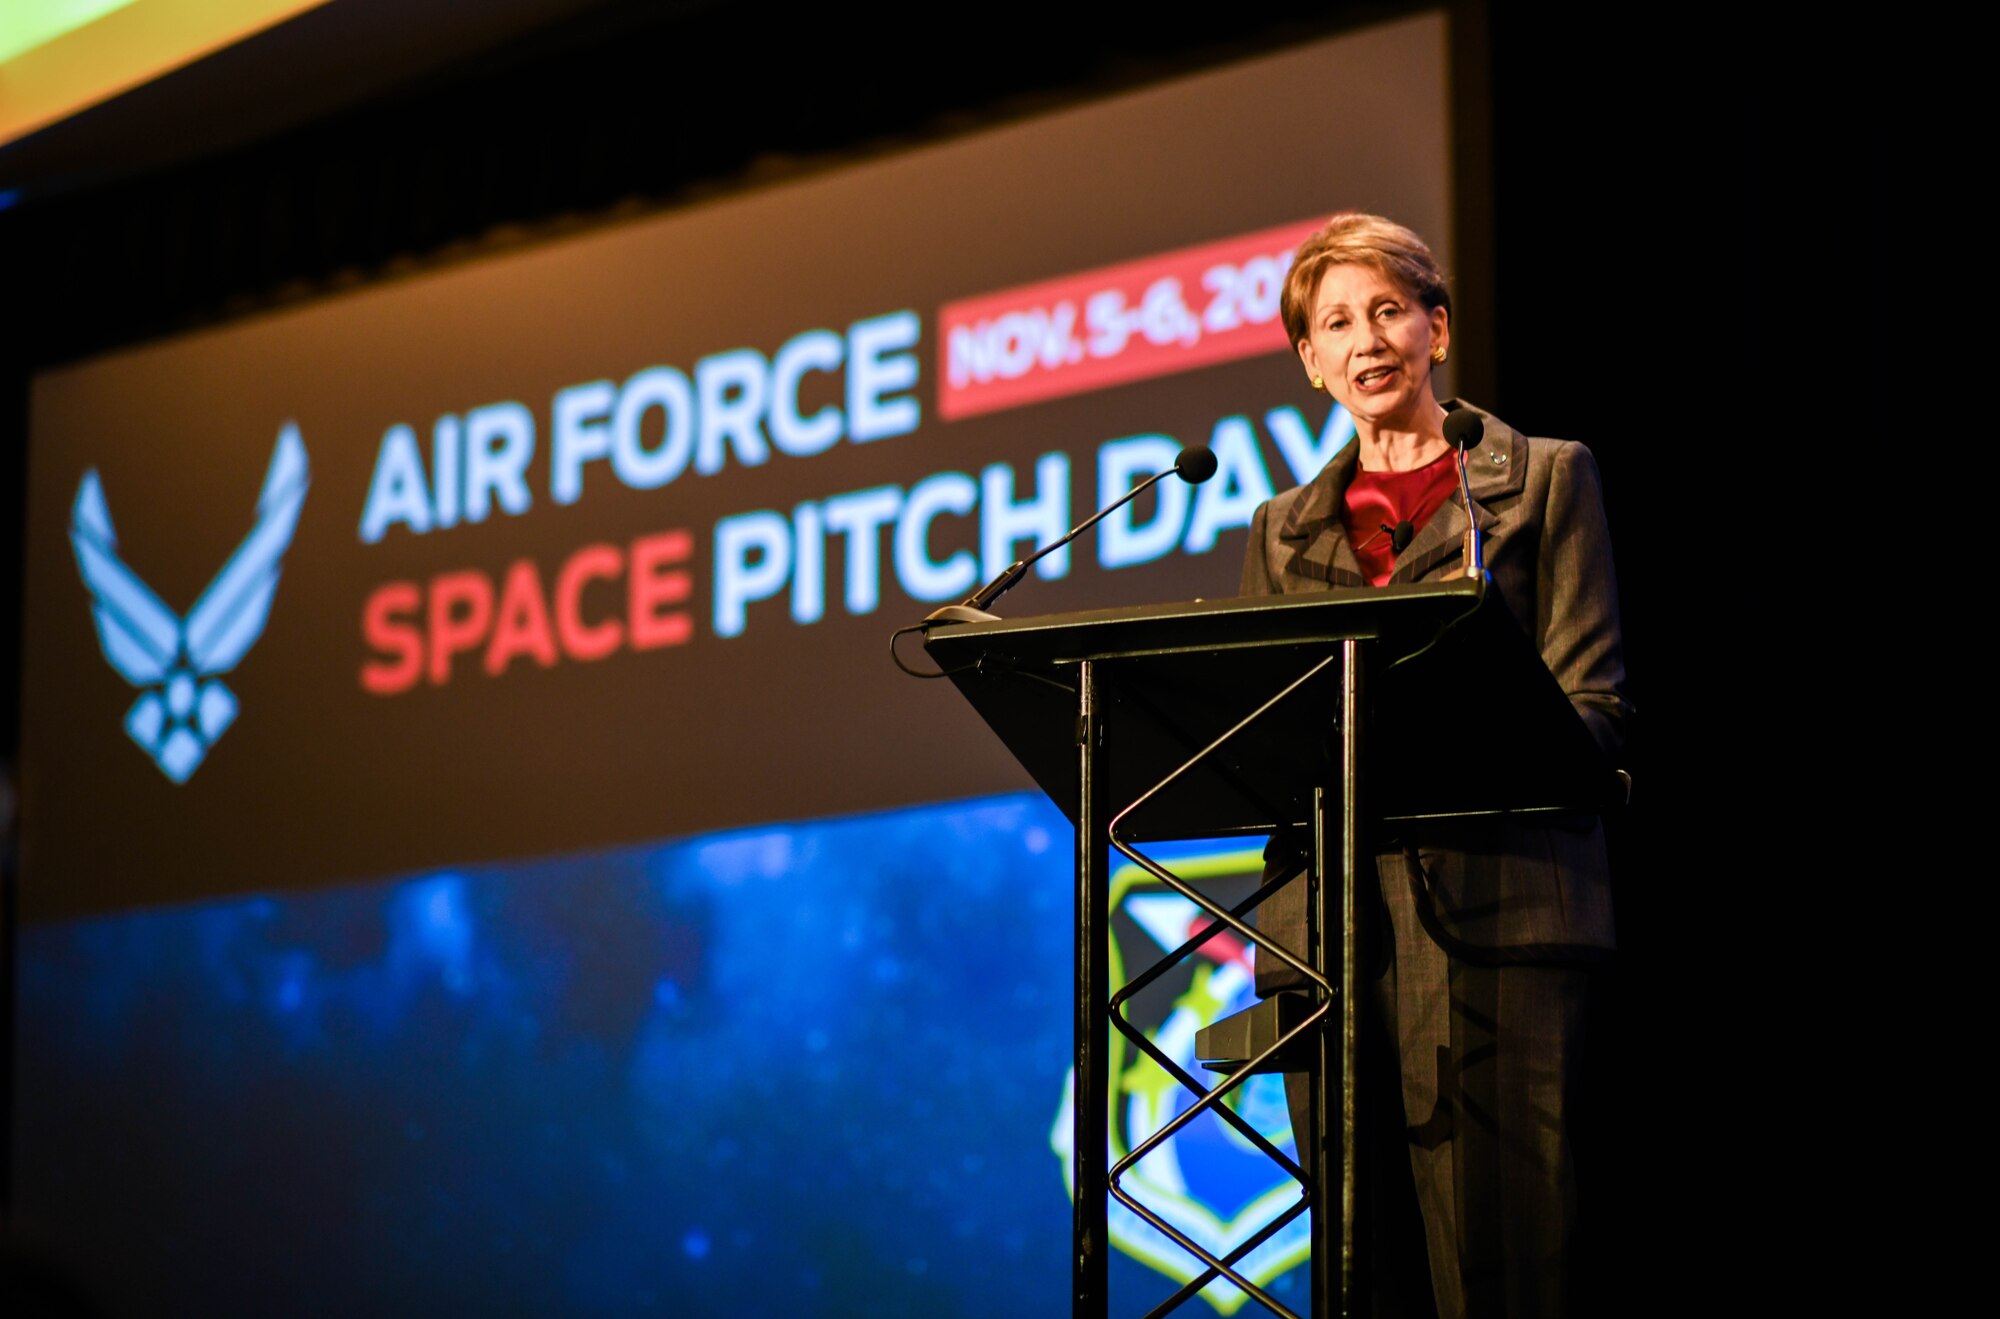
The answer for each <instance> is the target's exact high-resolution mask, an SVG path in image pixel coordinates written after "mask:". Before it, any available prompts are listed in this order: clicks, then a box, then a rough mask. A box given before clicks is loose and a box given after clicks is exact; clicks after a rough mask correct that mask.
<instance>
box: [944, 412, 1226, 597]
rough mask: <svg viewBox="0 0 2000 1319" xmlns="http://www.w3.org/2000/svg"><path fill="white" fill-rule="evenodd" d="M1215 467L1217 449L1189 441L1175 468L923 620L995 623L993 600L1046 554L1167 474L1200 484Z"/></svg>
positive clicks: (1158, 474)
mask: <svg viewBox="0 0 2000 1319" xmlns="http://www.w3.org/2000/svg"><path fill="white" fill-rule="evenodd" d="M1215 469H1216V460H1215V453H1214V451H1213V450H1211V449H1210V448H1209V447H1208V446H1207V445H1206V444H1190V445H1189V446H1188V447H1187V448H1185V449H1182V450H1181V451H1180V454H1179V455H1178V456H1177V457H1175V459H1174V465H1173V466H1172V467H1169V468H1167V470H1165V471H1164V472H1155V473H1153V474H1152V475H1151V476H1149V477H1147V478H1146V479H1145V480H1143V481H1141V482H1140V483H1139V484H1137V485H1135V486H1133V487H1132V488H1131V489H1130V490H1127V491H1126V492H1125V493H1124V494H1123V495H1121V496H1119V497H1118V498H1117V499H1114V500H1112V501H1111V502H1110V503H1109V504H1106V505H1105V506H1104V507H1103V508H1101V509H1099V510H1097V512H1095V513H1093V514H1091V515H1090V517H1089V518H1088V519H1087V520H1085V521H1084V522H1081V523H1079V524H1078V525H1077V526H1075V527H1074V528H1072V529H1071V530H1070V533H1069V534H1068V535H1067V536H1064V537H1063V538H1062V539H1061V540H1059V541H1057V542H1055V543H1054V544H1053V545H1044V546H1043V547H1042V548H1041V549H1038V550H1036V551H1035V552H1034V553H1033V554H1030V555H1029V556H1028V557H1027V558H1025V559H1016V560H1015V561H1014V562H1013V563H1011V564H1009V565H1008V566H1007V569H1006V571H1004V572H1002V573H1001V574H1000V575H999V576H998V577H995V578H994V579H993V580H992V581H990V582H988V583H986V585H984V586H982V587H980V588H979V589H978V590H977V591H974V592H973V593H972V594H971V595H968V596H966V597H965V599H964V601H963V602H961V603H959V604H955V605H945V606H944V607H943V608H940V609H934V610H932V611H931V612H930V613H928V614H926V615H925V616H924V623H925V624H926V625H929V624H931V623H992V622H996V621H998V619H999V615H998V614H993V613H989V612H987V611H988V610H989V609H990V608H991V607H992V605H993V602H994V601H996V600H998V599H999V598H1000V597H1001V596H1003V595H1005V594H1007V592H1009V591H1011V590H1013V589H1014V584H1015V583H1016V582H1019V581H1020V580H1021V578H1022V577H1023V576H1025V575H1026V574H1027V571H1028V569H1030V568H1032V567H1034V566H1035V564H1036V563H1037V562H1038V561H1039V560H1041V559H1042V558H1043V557H1045V556H1047V555H1050V554H1054V553H1055V552H1056V551H1057V550H1059V549H1061V548H1062V547H1063V546H1065V545H1067V544H1069V543H1070V542H1071V541H1073V540H1075V539H1076V538H1077V537H1078V536H1081V535H1082V534H1083V533H1084V532H1086V531H1088V530H1090V529H1091V528H1092V527H1094V526H1096V525H1097V524H1098V523H1099V522H1102V521H1103V520H1104V519H1105V518H1106V517H1108V516H1110V515H1111V514H1112V513H1113V512H1116V511H1117V510H1118V509H1120V508H1122V507H1124V506H1125V505H1126V504H1129V503H1131V502H1132V501H1133V500H1135V499H1137V498H1138V497H1139V496H1140V495H1142V494H1144V493H1146V491H1148V490H1151V489H1152V488H1153V487H1154V486H1156V485H1158V484H1159V483H1160V482H1162V481H1164V480H1166V479H1167V478H1168V477H1170V476H1178V477H1180V479H1181V480H1183V481H1186V482H1187V483H1188V484H1189V485H1200V484H1201V483H1202V482H1203V481H1206V480H1207V479H1208V478H1209V477H1211V476H1214V475H1215Z"/></svg>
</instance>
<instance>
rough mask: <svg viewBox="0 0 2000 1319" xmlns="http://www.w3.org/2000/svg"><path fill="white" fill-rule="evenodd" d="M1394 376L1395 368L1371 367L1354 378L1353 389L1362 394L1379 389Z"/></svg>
mask: <svg viewBox="0 0 2000 1319" xmlns="http://www.w3.org/2000/svg"><path fill="white" fill-rule="evenodd" d="M1395 374H1396V368H1395V367H1393V366H1371V367H1369V368H1368V369H1367V370H1366V371H1363V372H1362V373H1361V374H1360V375H1358V376H1356V377H1354V387H1355V388H1356V389H1358V390H1361V391H1362V392H1364V393H1367V392H1369V391H1372V390H1376V389H1380V388H1382V387H1383V386H1384V385H1386V384H1388V383H1389V378H1390V377H1391V376H1393V375H1395Z"/></svg>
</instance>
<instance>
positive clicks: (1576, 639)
mask: <svg viewBox="0 0 2000 1319" xmlns="http://www.w3.org/2000/svg"><path fill="white" fill-rule="evenodd" d="M1282 315H1283V319H1284V324H1285V330H1286V333H1287V334H1288V335H1289V336H1290V338H1291V342H1292V343H1293V345H1294V346H1295V347H1296V348H1297V350H1298V354H1299V359H1300V361H1301V362H1302V363H1303V365H1304V367H1305V372H1306V375H1307V377H1308V379H1309V380H1310V381H1311V384H1312V387H1313V388H1314V389H1318V390H1324V391H1325V392H1326V393H1328V394H1330V395H1332V396H1333V398H1334V399H1335V400H1336V401H1337V402H1339V403H1340V404H1341V405H1342V406H1343V407H1345V408H1346V409H1347V411H1348V413H1349V414H1350V415H1351V416H1352V417H1353V418H1354V428H1355V438H1354V442H1353V443H1352V444H1349V445H1348V446H1346V447H1345V448H1344V449H1342V450H1341V452H1340V453H1339V454H1338V455H1337V456H1335V458H1334V459H1333V461H1332V462H1330V463H1328V464H1327V466H1326V468H1325V469H1324V470H1323V471H1321V472H1320V474H1319V475H1318V476H1317V477H1315V478H1314V479H1313V480H1312V481H1310V482H1309V483H1307V484H1306V485H1303V486H1299V487H1296V488H1294V489H1291V490H1287V491H1285V492H1284V493H1283V494H1280V495H1278V496H1277V497H1276V498H1274V499H1272V500H1271V501H1270V502H1268V503H1266V504H1265V505H1263V506H1262V507H1260V508H1259V509H1258V510H1257V513H1256V516H1255V519H1254V520H1253V522H1252V524H1251V530H1250V545H1249V551H1248V555H1247V557H1246V560H1245V562H1244V565H1243V586H1242V593H1243V594H1245V595H1269V594H1278V593H1286V592H1294V591H1323V590H1327V589H1329V588H1333V587H1361V586H1381V585H1384V584H1387V583H1392V582H1419V581H1430V580H1439V579H1445V578H1453V577H1461V576H1463V575H1464V574H1465V561H1464V557H1463V548H1462V545H1463V540H1464V537H1463V534H1462V533H1463V532H1464V530H1465V527H1466V523H1465V510H1464V508H1463V505H1462V503H1461V501H1460V498H1459V494H1458V475H1457V464H1456V461H1455V459H1454V457H1453V449H1452V445H1451V444H1450V443H1448V442H1447V440H1446V438H1445V435H1446V422H1447V418H1448V417H1449V416H1450V415H1451V413H1453V412H1454V411H1457V410H1460V409H1465V408H1469V407H1470V405H1469V404H1466V403H1462V402H1458V401H1456V400H1453V401H1450V402H1446V403H1440V402H1439V401H1438V399H1437V397H1436V396H1435V395H1434V393H1433V392H1432V386H1431V372H1432V370H1433V368H1434V367H1436V366H1438V365H1439V364H1441V363H1443V362H1444V361H1445V359H1446V356H1447V354H1448V353H1449V352H1450V350H1451V328H1452V327H1451V293H1450V290H1449V289H1448V288H1447V287H1446V283H1445V278H1444V273H1443V272H1442V271H1441V270H1440V269H1439V268H1438V265H1437V262H1436V260H1435V258H1433V257H1432V255H1431V251H1430V249H1429V247H1427V246H1426V245H1425V244H1424V242H1423V240H1422V239H1421V238H1419V237H1418V236H1417V235H1416V234H1415V233H1413V232H1411V231H1410V230H1409V229H1406V228H1404V227H1403V226H1402V225H1399V224H1396V223H1394V222H1393V221H1390V220H1386V219H1383V218H1381V217H1380V216H1374V215H1363V214H1355V213H1346V214H1341V215H1337V216H1335V217H1334V218H1333V220H1332V221H1331V222H1330V223H1328V224H1327V225H1326V227H1325V228H1324V229H1322V230H1320V231H1319V232H1318V233H1317V234H1315V235H1314V236H1313V237H1312V238H1311V239H1309V240H1308V241H1307V242H1306V243H1305V244H1303V245H1302V246H1301V247H1300V249H1299V251H1298V253H1297V255H1296V256H1295V257H1294V259H1293V264H1292V268H1291V271H1290V273H1289V275H1288V276H1287V278H1286V282H1285V288H1284V295H1283V301H1282ZM1475 411H1476V409H1475ZM1480 416H1481V419H1482V421H1483V422H1484V435H1483V438H1482V439H1481V440H1480V441H1479V442H1478V443H1477V444H1476V445H1475V446H1474V447H1471V448H1470V449H1469V450H1468V451H1467V454H1466V471H1467V485H1468V488H1469V491H1470V496H1471V502H1472V505H1473V510H1474V513H1475V515H1476V516H1477V519H1478V524H1479V526H1480V528H1481V529H1482V532H1483V535H1484V545H1485V562H1486V566H1487V570H1488V572H1489V573H1490V574H1491V577H1492V580H1493V585H1494V586H1495V587H1496V588H1497V589H1498V590H1499V592H1500V594H1501V595H1502V597H1503V598H1504V599H1505V601H1506V603H1507V606H1508V608H1509V610H1510V611H1511V612H1512V613H1513V615H1514V617H1515V619H1516V620H1518V621H1519V622H1520V624H1521V626H1522V627H1523V629H1524V630H1526V632H1527V633H1528V636H1529V637H1530V639H1531V640H1532V641H1533V642H1534V644H1535V645H1536V647H1537V648H1538V649H1539V651H1540V652H1541V656H1542V659H1543V660H1544V661H1545V662H1546V663H1547V664H1548V667H1549V671H1550V672H1551V673H1553V674H1554V675H1555V677H1556V680H1557V682H1558V683H1560V684H1561V686H1562V689H1563V691H1564V692H1566V693H1567V694H1568V696H1569V698H1570V701H1571V703H1572V704H1573V705H1574V706H1575V707H1576V710H1577V712H1578V713H1579V714H1580V715H1581V716H1582V717H1583V719H1584V721H1585V723H1587V724H1588V725H1589V727H1590V730H1591V732H1592V733H1593V734H1594V735H1595V736H1596V738H1597V740H1598V742H1599V744H1600V745H1601V746H1603V747H1604V749H1605V750H1606V751H1607V752H1615V751H1616V750H1617V749H1618V747H1619V744H1620V738H1621V729H1622V726H1623V724H1624V722H1625V719H1626V716H1627V715H1628V713H1629V711H1630V706H1629V705H1628V704H1627V702H1626V701H1625V698H1624V695H1623V691H1622V688H1623V686H1624V680H1625V670H1624V662H1623V660H1622V658H1621V654H1620V646H1619V635H1618V603H1617V594H1616V587H1615V585H1614V582H1613V577H1612V568H1611V546H1610V541H1609V538H1608V536H1607V534H1606V531H1605V522H1604V509H1603V504H1602V500H1601V497H1600V495H1599V490H1598V480H1597V468H1596V465H1595V463H1594V462H1593V461H1592V460H1591V457H1590V453H1589V451H1588V450H1586V449H1585V448H1583V446H1581V445H1579V444H1573V443H1568V442H1564V441H1560V440H1543V439H1530V438H1528V437H1526V436H1523V435H1521V434H1519V433H1518V432H1516V431H1515V430H1513V429H1512V428H1511V427H1509V426H1508V425H1506V423H1504V422H1502V421H1500V420H1499V419H1498V418H1495V417H1492V416H1490V415H1486V414H1483V413H1482V414H1480ZM1454 429H1455V428H1454ZM1435 698H1436V700H1438V701H1439V702H1443V703H1451V702H1465V703H1468V704H1470V703H1473V702H1477V701H1478V700H1480V699H1481V692H1480V686H1479V682H1478V679H1477V676H1476V675H1470V674H1469V675H1467V676H1466V678H1465V681H1463V682H1462V683H1457V684H1454V685H1452V686H1451V687H1449V688H1440V689H1439V690H1438V691H1437V692H1436V694H1435ZM1436 753H1437V754H1438V755H1439V756H1447V755H1468V754H1473V755H1480V756H1483V757H1486V758H1487V759H1488V761H1489V763H1491V764H1493V765H1495V766H1496V767H1499V766H1504V763H1505V761H1504V754H1505V749H1504V748H1495V747H1438V748H1437V749H1436ZM1367 846H1368V848H1369V850H1370V851H1371V852H1372V853H1373V854H1374V860H1375V865H1376V871H1377V876H1378V878H1379V880H1380V885H1379V891H1371V890H1369V889H1364V890H1363V891H1362V893H1361V894H1360V895H1359V899H1360V903H1361V909H1362V911H1363V912H1364V918H1365V919H1368V920H1370V921H1371V922H1372V923H1374V926H1375V928H1374V930H1373V932H1372V934H1373V937H1372V940H1371V941H1372V943H1373V944H1374V946H1375V947H1376V949H1378V950H1379V954H1380V955H1379V957H1378V959H1377V961H1378V963H1379V965H1371V966H1369V967H1366V968H1364V973H1363V974H1364V983H1366V984H1367V986H1368V990H1367V992H1366V993H1364V995H1363V997H1362V998H1361V1000H1360V1002H1359V1005H1358V1008H1359V1011H1360V1012H1361V1013H1362V1014H1363V1018H1364V1024H1365V1025H1369V1026H1371V1027H1373V1028H1376V1029H1378V1031H1379V1033H1380V1035H1382V1036H1386V1037H1387V1038H1389V1039H1392V1040H1393V1041H1394V1048H1395V1053H1396V1055H1397V1056H1398V1057H1400V1060H1401V1068H1400V1092H1401V1095H1400V1097H1401V1104H1400V1108H1399V1107H1398V1105H1397V1104H1396V1102H1395V1093H1394V1088H1386V1089H1385V1092H1383V1093H1382V1094H1380V1096H1379V1097H1378V1099H1377V1101H1376V1102H1375V1103H1374V1104H1373V1106H1372V1108H1371V1109H1370V1112H1371V1113H1372V1115H1373V1122H1374V1128H1375V1132H1376V1134H1375V1135H1374V1136H1370V1135H1367V1134H1365V1133H1364V1136H1363V1141H1362V1143H1363V1145H1364V1147H1365V1148H1367V1149H1368V1150H1369V1151H1370V1152H1371V1153H1373V1152H1376V1151H1384V1150H1386V1151H1388V1153H1387V1154H1386V1155H1379V1154H1378V1155H1377V1156H1376V1157H1375V1160H1374V1170H1373V1174H1372V1181H1373V1185H1374V1186H1375V1188H1376V1190H1375V1192H1374V1194H1373V1195H1372V1196H1371V1201H1372V1208H1371V1212H1372V1213H1373V1215H1374V1221H1375V1242H1376V1245H1375V1249H1374V1251H1373V1253H1372V1257H1373V1260H1374V1264H1373V1268H1372V1273H1373V1275H1374V1278H1375V1296H1374V1297H1373V1298H1372V1303H1373V1312H1374V1313H1378V1314H1424V1313H1427V1312H1428V1311H1429V1310H1430V1308H1431V1306H1432V1304H1434V1305H1435V1308H1436V1312H1437V1314H1439V1315H1440V1316H1444V1317H1445V1319H1450V1317H1451V1316H1458V1315H1469V1316H1486V1315H1541V1316H1546V1315H1556V1314H1561V1313H1563V1311H1564V1308H1565V1304H1566V1299H1567V1292H1568V1277H1569V1273H1570V1267H1571V1263H1572V1261H1571V1259H1570V1251H1569V1245H1570V1237H1571V1235H1572V1229H1573V1226H1574V1224H1575V1222H1576V1193H1575V1180H1574V1174H1573V1170H1572V1166H1571V1160H1570V1152H1569V1142H1568V1137H1567V1133H1566V1112H1565V1109H1566V1106H1567V1101H1568V1091H1569V1090H1570V1087H1571V1082H1572V1081H1573V1079H1574V1076H1575V1072H1576V1069H1577V1065H1578V1057H1577V1050H1578V1047H1579V1045H1580V1043H1581V1031H1582V1021H1583V1008H1584V1000H1585V994H1586V992H1587V986H1588V971H1587V968H1588V966H1589V964H1590V963H1591V962H1592V961H1595V960H1601V959H1602V958H1603V957H1604V956H1606V955H1607V954H1608V953H1609V952H1610V949H1611V946H1612V926H1611V903H1610V892H1609V887H1608V880H1607V875H1606V867H1605V857H1604V842H1603V835H1602V832H1601V830H1599V829H1598V828H1597V827H1596V826H1595V824H1594V822H1593V823H1589V824H1583V825H1568V826H1565V825H1562V824H1550V825H1539V826H1530V825H1523V824H1517V823H1512V822H1509V821H1507V820H1504V819H1484V820H1465V821H1450V822H1437V823H1425V824H1423V825H1421V826H1411V827H1408V828H1406V829H1404V830H1402V831H1401V832H1398V833H1396V834H1395V835H1394V836H1385V837H1372V838H1370V839H1369V840H1367ZM1280 863H1281V862H1280ZM1261 921H1262V926H1263V928H1264V929H1265V930H1266V931H1268V932H1269V933H1270V934H1271V935H1272V936H1273V937H1275V938H1276V939H1277V940H1278V941H1279V942H1281V943H1284V944H1285V945H1286V946H1287V947H1291V948H1302V947H1304V927H1305V886H1304V883H1303V881H1302V880H1301V881H1297V882H1294V883H1292V884H1289V885H1287V886H1286V887H1285V888H1284V889H1281V890H1280V891H1279V892H1278V894H1277V895H1275V896H1274V897H1273V898H1272V899H1271V901H1270V902H1269V903H1267V904H1266V905H1265V908H1264V910H1263V912H1262V913H1261ZM1257 979H1258V985H1257V988H1258V992H1259V993H1260V994H1264V995H1269V994H1273V993H1276V992H1278V991H1280V990H1286V989H1302V988H1304V987H1305V983H1304V981H1303V979H1302V978H1300V977H1297V976H1296V974H1295V973H1293V972H1291V971H1290V970H1289V969H1288V968H1286V967H1285V966H1283V965H1282V964H1281V963H1279V962H1278V961H1277V960H1276V959H1275V958H1266V959H1263V963H1262V964H1260V968H1259V972H1258V978H1257ZM1369 1060H1370V1059H1369V1053H1368V1050H1367V1046H1366V1045H1365V1044H1364V1053H1363V1060H1362V1061H1363V1066H1364V1067H1366V1066H1367V1063H1368V1061H1369ZM1388 1061H1389V1060H1388V1058H1387V1057H1386V1056H1385V1057H1383V1058H1382V1061H1381V1064H1380V1065H1378V1066H1376V1067H1375V1068H1373V1069H1372V1070H1373V1072H1374V1073H1375V1075H1377V1076H1381V1075H1383V1074H1384V1073H1386V1072H1388V1071H1389V1070H1390V1069H1389V1067H1388ZM1365 1074H1366V1073H1364V1075H1365ZM1288 1079H1289V1081H1290V1083H1291V1095H1292V1110H1293V1115H1294V1123H1295V1126H1296V1128H1297V1129H1298V1130H1301V1131H1303V1130H1304V1123H1303V1116H1304V1098H1305V1086H1304V1085H1303V1078H1302V1077H1296V1076H1295V1077H1292V1078H1288ZM1385 1086H1386V1083H1385ZM1399 1116H1400V1121H1398V1120H1397V1119H1398V1117H1399ZM1405 1157H1406V1158H1407V1163H1405ZM1405 1166H1406V1167H1407V1169H1408V1173H1407V1174H1405V1173H1404V1172H1403V1168H1404V1167H1405ZM1412 1198H1414V1205H1412V1203H1411V1202H1412ZM1419 1234H1421V1244H1419ZM1426 1283H1428V1288H1426V1285H1425V1284H1426ZM1426 1291H1428V1293H1429V1294H1428V1295H1426V1294H1425V1292H1426Z"/></svg>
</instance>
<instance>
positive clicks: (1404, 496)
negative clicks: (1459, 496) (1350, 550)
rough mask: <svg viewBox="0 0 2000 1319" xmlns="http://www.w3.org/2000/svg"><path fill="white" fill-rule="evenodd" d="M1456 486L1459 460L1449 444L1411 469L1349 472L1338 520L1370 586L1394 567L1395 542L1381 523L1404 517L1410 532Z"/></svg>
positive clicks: (1384, 578)
mask: <svg viewBox="0 0 2000 1319" xmlns="http://www.w3.org/2000/svg"><path fill="white" fill-rule="evenodd" d="M1457 488H1458V464H1457V463H1456V462H1454V461H1453V459H1452V455H1451V450H1450V449H1446V450H1445V451H1444V453H1443V454H1441V455H1439V456H1438V457H1437V458H1435V459H1433V460H1431V461H1430V462H1428V463H1425V464H1424V465H1423V466H1422V467H1418V468H1414V469H1412V470H1411V471H1407V472H1370V471H1365V470H1357V471H1356V472H1355V473H1354V479H1353V480H1352V481H1351V482H1349V483H1348V486H1347V494H1346V495H1345V496H1343V497H1342V499H1341V502H1340V520H1341V522H1342V524H1343V525H1345V526H1346V528H1347V539H1348V543H1349V544H1351V545H1353V546H1354V557H1355V558H1357V559H1359V560H1360V561H1361V575H1362V576H1364V577H1366V578H1367V579H1368V584H1369V585H1370V586H1381V585H1382V584H1384V583H1385V582H1387V581H1388V580H1389V574H1390V573H1393V572H1394V571H1396V549H1395V545H1394V544H1393V543H1392V542H1391V540H1390V535H1391V533H1390V532H1388V531H1385V530H1383V527H1384V526H1385V525H1387V526H1389V527H1394V526H1395V525H1396V524H1397V523H1398V522H1403V521H1408V522H1409V524H1410V531H1411V532H1412V533H1415V532H1416V531H1418V530H1419V529H1421V528H1422V527H1423V525H1424V523H1426V522H1428V521H1430V520H1431V514H1433V513H1435V512H1437V511H1438V509H1439V508H1440V507H1442V506H1443V504H1444V501H1445V500H1447V499H1449V498H1451V493H1452V491H1454V490H1456V489H1457Z"/></svg>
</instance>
